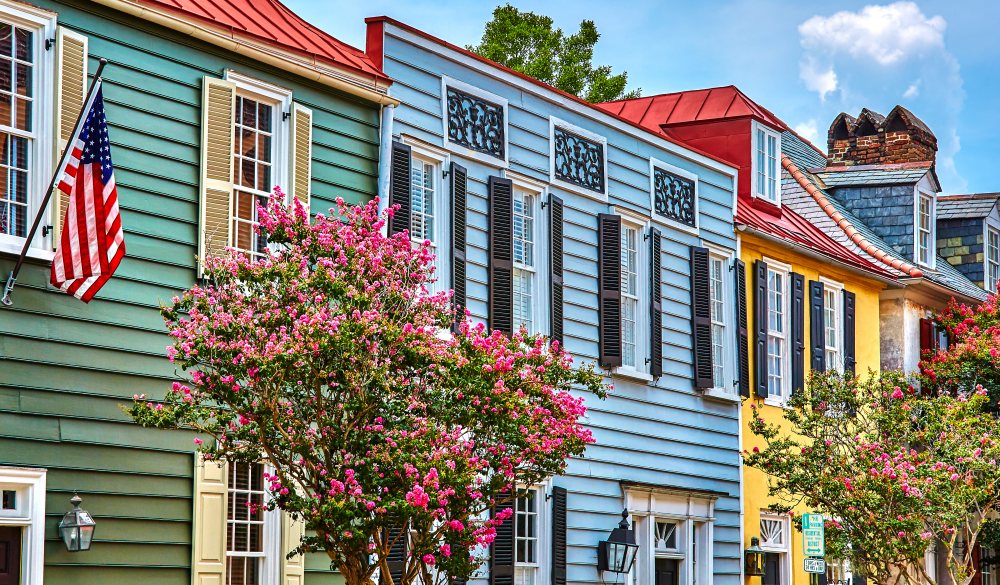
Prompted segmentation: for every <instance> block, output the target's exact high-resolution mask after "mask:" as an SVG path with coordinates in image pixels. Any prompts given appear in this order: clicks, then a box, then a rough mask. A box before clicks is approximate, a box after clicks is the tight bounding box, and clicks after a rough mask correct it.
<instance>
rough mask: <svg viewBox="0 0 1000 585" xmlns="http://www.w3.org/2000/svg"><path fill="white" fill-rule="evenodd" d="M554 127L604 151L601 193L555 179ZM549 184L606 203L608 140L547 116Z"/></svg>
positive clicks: (608, 179) (608, 180)
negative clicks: (581, 138) (602, 187)
mask: <svg viewBox="0 0 1000 585" xmlns="http://www.w3.org/2000/svg"><path fill="white" fill-rule="evenodd" d="M556 127H559V128H561V129H563V130H566V131H567V132H571V133H573V134H576V135H578V136H582V137H583V138H586V139H587V140H592V141H594V142H597V143H598V144H600V145H601V147H602V148H603V149H604V190H603V191H591V190H590V189H587V188H585V187H581V186H580V185H577V184H576V183H570V182H569V181H563V180H562V179H558V178H556V135H555V131H556ZM549 182H550V183H551V184H553V185H557V186H559V187H561V188H563V189H565V190H567V191H572V192H573V193H576V194H577V195H582V196H584V197H587V198H589V199H595V200H597V201H601V202H607V200H608V183H609V182H610V178H609V177H608V139H607V138H606V137H604V136H601V135H600V134H595V133H593V132H591V131H589V130H584V129H583V128H580V127H579V126H576V125H573V124H570V123H569V122H566V121H565V120H560V119H559V118H556V117H554V116H549Z"/></svg>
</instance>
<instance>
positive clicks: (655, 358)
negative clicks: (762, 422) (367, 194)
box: [367, 17, 745, 585]
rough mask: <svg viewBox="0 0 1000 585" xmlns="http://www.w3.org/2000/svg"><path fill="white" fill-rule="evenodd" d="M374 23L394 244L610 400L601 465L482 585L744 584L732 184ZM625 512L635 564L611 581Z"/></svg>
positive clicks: (639, 132) (493, 565)
mask: <svg viewBox="0 0 1000 585" xmlns="http://www.w3.org/2000/svg"><path fill="white" fill-rule="evenodd" d="M367 22H368V31H367V53H368V55H369V58H371V59H372V60H373V62H375V63H376V65H377V66H379V67H381V68H382V69H383V71H384V72H385V73H386V74H387V75H388V76H390V77H391V78H392V79H393V80H394V83H393V85H392V88H391V95H392V97H394V98H397V99H399V100H400V101H401V102H402V103H401V105H399V106H397V107H395V108H393V109H388V110H387V111H386V113H384V116H385V117H386V118H387V120H386V121H389V120H388V119H391V126H390V127H391V129H392V131H391V143H390V142H389V140H388V138H389V137H387V136H386V135H385V133H384V134H383V136H384V137H385V138H386V139H387V142H386V143H385V144H383V146H382V148H383V152H385V156H384V157H383V163H382V164H383V169H382V173H381V176H382V179H383V188H382V189H380V192H382V193H389V195H390V196H389V202H388V203H390V204H398V205H400V210H399V212H398V213H396V214H395V217H394V219H393V222H392V224H393V225H392V226H391V229H392V230H394V231H398V230H404V229H408V230H409V231H410V234H411V236H412V237H413V238H414V239H415V240H419V241H423V240H425V239H426V240H430V241H431V242H433V245H434V246H435V248H436V249H437V258H438V260H437V270H438V276H439V281H438V283H437V285H436V286H438V287H440V288H453V289H454V290H455V295H456V299H457V302H458V303H459V304H460V305H463V306H465V307H467V308H468V309H469V311H470V312H471V314H472V316H473V318H474V319H476V320H482V321H485V322H487V323H488V325H489V326H490V327H492V328H495V329H501V330H504V331H507V332H510V331H512V330H516V329H518V328H519V327H521V326H524V327H527V328H528V329H529V330H530V331H532V332H541V333H544V334H546V335H549V336H550V337H551V338H552V339H554V340H558V341H561V342H562V343H563V344H564V345H565V347H566V348H567V349H568V351H570V352H571V353H572V354H573V355H574V357H575V359H576V360H577V361H578V362H579V363H587V362H594V361H596V362H598V363H599V364H600V365H601V367H602V368H603V369H604V371H605V373H606V375H607V376H608V377H609V381H610V382H611V383H612V384H613V385H614V391H613V393H612V394H611V396H610V397H609V398H607V399H606V400H604V401H600V400H598V399H596V398H595V397H587V402H588V406H589V412H588V417H587V421H586V422H587V424H588V425H589V426H590V428H591V429H592V430H593V432H594V435H595V437H596V439H597V443H596V444H595V445H593V446H591V447H590V448H588V450H587V453H586V456H585V457H584V458H581V459H579V460H574V461H572V462H571V464H570V466H569V470H568V473H567V474H566V475H565V476H561V477H555V478H552V479H551V480H550V481H549V482H548V483H547V484H546V485H542V486H526V487H528V488H530V489H528V491H526V495H525V496H524V497H521V498H519V499H518V501H517V503H516V522H514V523H505V525H504V526H505V527H506V529H505V530H502V531H501V533H500V534H498V536H497V541H496V542H495V543H494V545H493V547H492V554H491V561H490V563H489V565H488V566H486V567H484V568H483V570H482V573H483V575H482V577H483V579H484V580H486V579H488V580H489V582H490V584H491V585H547V584H550V583H551V584H552V585H565V584H567V583H573V584H577V583H581V584H582V583H593V584H600V583H606V584H610V583H623V582H628V583H631V584H632V585H694V584H696V583H697V584H699V585H702V584H709V583H713V582H714V583H718V584H720V585H724V584H733V585H735V584H737V583H739V582H740V570H741V565H742V562H741V560H742V550H741V542H742V539H741V534H740V526H741V521H740V514H741V510H740V457H739V445H740V441H739V433H740V421H739V391H738V390H739V388H738V380H739V379H740V377H741V376H740V372H741V371H745V370H744V369H743V368H740V367H737V365H736V364H737V363H738V359H739V356H738V355H737V352H736V351H735V348H736V347H737V346H738V344H737V339H739V336H740V323H739V319H740V314H741V313H743V319H744V320H743V322H742V327H743V335H745V312H742V311H740V310H739V307H740V306H741V305H740V302H741V299H739V298H738V295H737V294H736V291H737V290H745V288H743V287H737V283H735V282H734V279H735V276H734V274H736V273H737V272H738V273H739V274H743V273H744V271H743V270H739V271H733V270H732V267H733V266H734V264H736V263H738V262H739V261H738V259H737V257H738V255H737V254H736V251H737V250H736V245H737V244H736V237H735V234H734V229H733V213H734V205H735V192H734V183H735V175H736V170H735V169H734V168H733V167H731V166H728V165H726V164H725V163H722V162H720V161H719V160H716V159H714V158H712V157H710V156H707V155H705V154H702V153H699V152H696V151H693V150H691V149H689V148H686V147H683V146H680V145H678V144H676V143H674V142H671V141H670V140H668V139H667V138H666V137H664V136H662V135H660V134H655V133H651V132H649V131H647V130H644V129H642V128H640V127H638V126H635V125H632V124H630V123H629V122H627V121H625V120H624V119H622V118H619V117H616V116H613V115H611V114H609V113H607V112H604V111H602V110H601V109H599V108H597V107H595V106H593V105H591V104H588V103H586V102H583V101H581V100H579V99H577V98H575V97H573V96H570V95H568V94H566V93H563V92H561V91H559V90H556V89H554V88H552V87H550V86H548V85H545V84H543V83H540V82H538V81H535V80H532V79H530V78H527V77H525V76H523V75H520V74H518V73H515V72H513V71H511V70H509V69H507V68H505V67H502V66H500V65H497V64H495V63H492V62H490V61H488V60H485V59H483V58H481V57H478V56H476V55H474V54H472V53H470V52H468V51H466V50H464V49H462V48H459V47H457V46H454V45H451V44H449V43H447V42H445V41H443V40H440V39H437V38H434V37H432V36H430V35H428V34H426V33H424V32H421V31H419V30H416V29H414V28H412V27H410V26H407V25H405V24H402V23H399V22H397V21H394V20H392V19H389V18H384V17H380V18H372V19H369V20H368V21H367ZM691 275H694V276H693V277H692V276H691ZM693 299H694V300H693ZM743 300H744V301H745V299H743ZM744 306H745V305H744ZM692 307H694V310H692ZM744 339H745V337H744ZM744 381H745V378H744ZM623 510H626V511H627V513H628V520H629V522H630V523H631V524H632V525H633V526H634V528H635V531H636V537H637V542H638V544H639V550H638V554H637V560H636V563H635V565H634V567H633V568H632V570H631V572H630V573H629V574H627V575H626V574H621V573H613V572H608V571H599V570H598V543H599V542H600V541H602V540H605V539H607V537H608V534H609V532H610V531H611V530H612V529H613V528H615V527H616V526H617V525H618V523H619V521H620V520H621V516H622V511H623Z"/></svg>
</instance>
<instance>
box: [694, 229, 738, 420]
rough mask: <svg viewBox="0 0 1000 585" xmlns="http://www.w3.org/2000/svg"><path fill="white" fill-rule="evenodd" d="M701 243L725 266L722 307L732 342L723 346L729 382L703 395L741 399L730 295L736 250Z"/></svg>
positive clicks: (732, 303)
mask: <svg viewBox="0 0 1000 585" xmlns="http://www.w3.org/2000/svg"><path fill="white" fill-rule="evenodd" d="M701 245H702V246H704V247H706V248H708V252H709V256H710V258H711V257H714V258H717V259H721V260H722V265H723V267H724V268H725V270H724V271H723V273H722V291H723V295H724V296H723V302H722V308H723V311H725V313H724V314H723V320H724V323H725V328H726V331H725V333H724V335H725V336H726V337H728V338H729V341H730V343H726V344H725V345H724V346H723V347H724V349H723V351H724V352H725V353H724V355H723V358H724V364H723V366H724V372H723V377H724V378H725V380H724V381H725V382H727V387H724V388H708V389H706V390H705V391H704V392H702V395H703V396H706V397H710V398H719V399H722V400H729V401H739V399H740V395H739V392H737V388H736V383H737V380H736V361H737V356H736V330H735V326H736V300H735V299H733V298H732V296H730V295H735V290H736V284H735V283H734V281H733V261H734V258H735V252H734V251H733V250H729V249H726V248H722V247H719V246H715V245H713V244H710V243H707V242H702V243H701ZM713 365H714V364H713ZM713 378H714V372H713Z"/></svg>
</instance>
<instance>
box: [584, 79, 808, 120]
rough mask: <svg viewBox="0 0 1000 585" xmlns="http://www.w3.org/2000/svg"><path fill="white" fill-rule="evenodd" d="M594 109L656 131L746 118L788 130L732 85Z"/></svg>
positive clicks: (627, 101)
mask: <svg viewBox="0 0 1000 585" xmlns="http://www.w3.org/2000/svg"><path fill="white" fill-rule="evenodd" d="M597 107H599V108H601V109H603V110H605V111H608V112H611V113H613V114H615V115H618V116H623V117H626V118H628V119H630V120H634V121H635V122H638V123H639V124H641V125H642V126H645V127H646V128H649V129H653V130H656V131H660V127H661V126H664V125H666V126H669V125H671V124H689V123H692V122H709V121H713V120H725V119H731V118H746V117H753V118H757V119H759V120H761V121H763V122H765V123H767V124H768V125H770V126H773V127H775V128H777V129H779V130H787V129H788V127H787V126H786V125H785V123H784V122H782V121H781V120H780V119H779V118H778V117H777V116H775V115H774V114H772V113H771V112H769V111H767V109H766V108H764V107H762V106H760V105H758V104H757V103H756V102H754V101H753V100H751V99H750V98H748V97H747V96H746V94H744V93H743V92H742V91H740V90H739V88H737V87H736V86H735V85H727V86H724V87H712V88H709V89H696V90H692V91H679V92H675V93H663V94H660V95H652V96H647V97H640V98H634V99H629V100H618V101H614V102H605V103H603V104H597ZM639 112H642V113H641V114H640V113H639Z"/></svg>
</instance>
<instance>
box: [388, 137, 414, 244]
mask: <svg viewBox="0 0 1000 585" xmlns="http://www.w3.org/2000/svg"><path fill="white" fill-rule="evenodd" d="M412 180H413V179H412V176H411V175H410V147H409V146H407V145H405V144H403V143H402V142H393V143H392V173H391V175H390V176H389V206H390V207H391V206H393V205H398V206H399V209H397V210H396V212H395V214H393V216H392V221H391V222H390V223H389V233H390V234H395V233H398V232H401V231H404V230H408V229H410V207H411V206H410V182H411V181H412Z"/></svg>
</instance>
